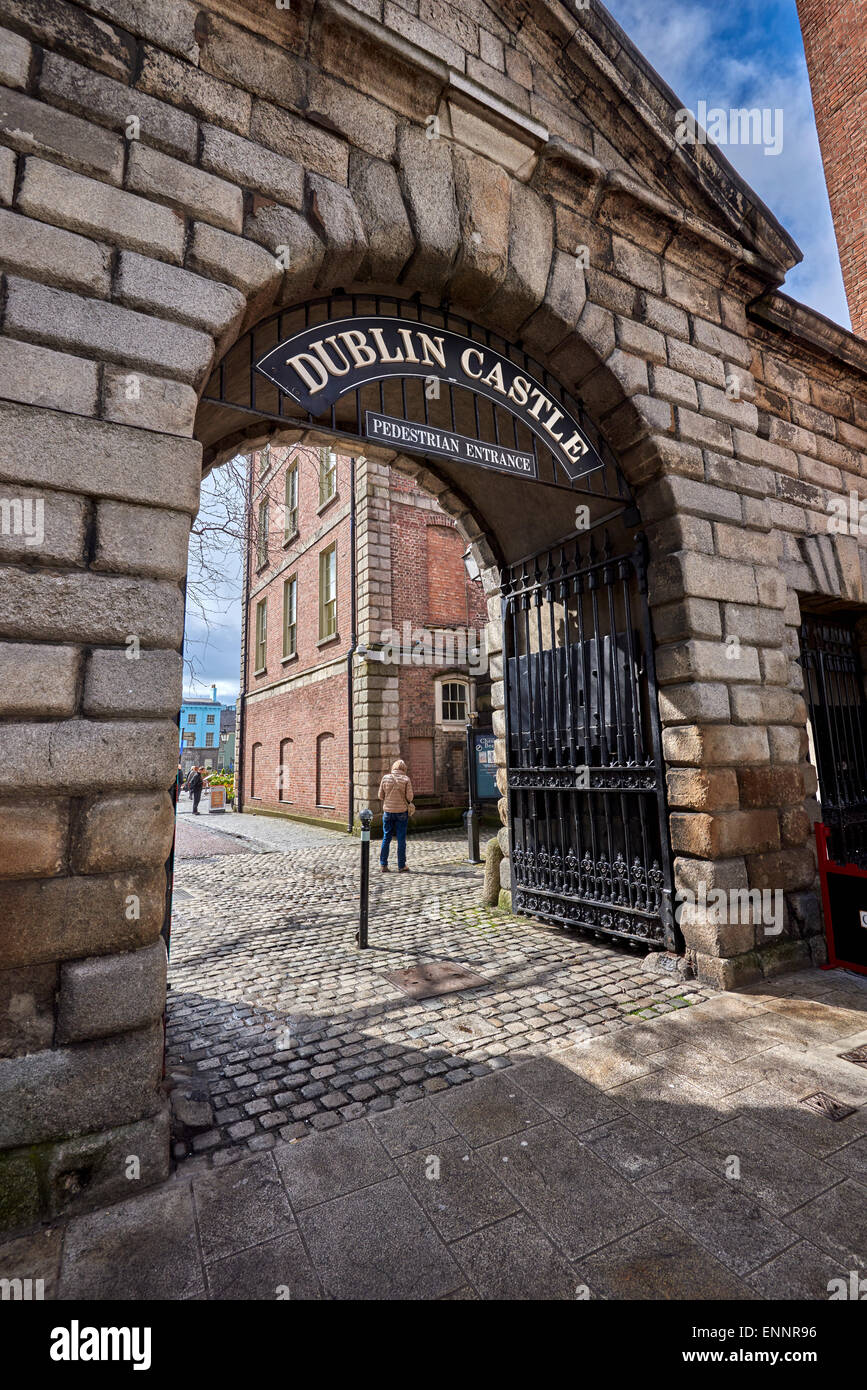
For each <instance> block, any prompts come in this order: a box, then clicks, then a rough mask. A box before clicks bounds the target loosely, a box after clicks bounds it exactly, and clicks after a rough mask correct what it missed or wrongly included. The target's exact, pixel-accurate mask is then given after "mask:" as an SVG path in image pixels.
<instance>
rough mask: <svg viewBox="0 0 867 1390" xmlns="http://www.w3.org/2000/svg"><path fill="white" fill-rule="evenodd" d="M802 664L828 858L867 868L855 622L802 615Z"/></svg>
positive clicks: (866, 737) (862, 707)
mask: <svg viewBox="0 0 867 1390" xmlns="http://www.w3.org/2000/svg"><path fill="white" fill-rule="evenodd" d="M801 665H802V668H803V672H804V694H805V696H806V700H807V705H808V708H809V712H810V726H811V729H812V734H813V747H812V749H811V758H812V760H813V762H814V763H815V767H816V774H817V776H818V779H819V799H820V803H821V808H822V822H823V824H824V825H826V826H827V827H828V831H829V844H828V849H829V853H830V855H831V857H832V859H834V860H836V862H837V863H838V864H856V865H858V867H859V868H862V869H867V701H865V697H864V678H863V674H862V670H861V662H860V660H859V654H858V640H857V635H856V632H855V620H854V617H850V616H848V615H846V614H845V613H835V614H833V615H829V614H823V613H805V614H804V615H803V618H802V622H801Z"/></svg>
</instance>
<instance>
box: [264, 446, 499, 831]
mask: <svg viewBox="0 0 867 1390" xmlns="http://www.w3.org/2000/svg"><path fill="white" fill-rule="evenodd" d="M248 505H249V511H250V528H249V548H248V555H247V561H246V585H245V598H244V633H243V640H242V678H241V698H240V702H239V703H240V709H241V735H240V740H239V743H240V747H239V749H238V769H239V775H240V786H239V795H240V800H241V804H242V805H243V806H244V809H245V810H248V811H254V810H261V811H265V812H272V813H278V814H280V813H282V814H286V815H292V816H300V817H311V818H316V819H325V820H335V821H341V822H344V823H348V821H349V817H350V800H351V799H353V801H354V813H355V814H357V812H358V811H359V810H360V809H361V807H362V806H363V805H365V804H367V802H368V801H369V799H370V796H369V788H370V786H371V784H372V783H376V782H377V780H378V774H380V773H381V772H383V771H385V770H386V768H387V767H388V766H390V764H391V762H392V761H393V759H394V758H395V757H397V756H401V757H403V758H404V759H405V761H406V763H407V766H408V768H409V770H410V774H411V776H412V780H413V784H414V788H415V792H416V799H417V804H418V814H419V818H420V819H421V820H422V821H423V820H425V819H439V818H441V817H444V816H445V817H448V816H449V815H451V816H454V815H456V814H458V813H459V811H460V810H461V809H463V808H464V807H465V806H466V803H467V778H466V723H467V719H468V718H469V717H471V716H472V715H473V714H476V715H478V722H479V723H480V724H481V725H482V726H484V725H487V724H489V723H490V713H489V710H490V681H489V678H488V674H487V667H486V660H485V652H484V635H483V634H484V628H485V624H486V622H487V618H488V612H487V605H486V600H485V597H484V594H483V591H482V585H481V582H480V581H479V580H478V579H471V578H470V576H469V573H468V568H467V565H466V564H465V562H464V550H465V543H464V542H463V541H462V539H461V537H460V536H459V534H458V531H457V530H456V528H455V525H454V523H453V521H452V520H451V518H450V517H449V516H447V515H446V514H445V513H444V512H443V511H442V510H441V509H440V508H439V507H438V505H437V503H436V501H435V500H434V499H433V498H432V497H431V496H430V494H429V493H426V492H423V491H421V490H420V489H419V488H418V487H417V485H416V484H415V483H414V482H413V481H412V479H411V478H408V477H405V476H403V475H401V474H400V473H398V472H396V471H394V470H390V469H383V468H381V467H379V466H378V465H376V464H372V463H370V462H368V461H367V460H365V459H356V460H354V461H353V460H352V459H350V458H348V457H345V456H343V455H338V454H336V453H335V451H334V450H333V449H332V448H329V447H328V446H327V445H326V446H319V445H314V444H309V443H304V444H295V445H292V446H290V447H273V446H270V447H266V448H264V449H262V450H257V451H256V452H254V453H253V454H252V455H251V459H250V475H249V493H248ZM470 568H472V566H471V567H470ZM350 749H353V750H354V756H353V757H352V758H351V756H350ZM354 789H355V792H356V793H357V794H354ZM372 809H373V810H374V812H376V811H378V809H379V807H378V805H377V804H375V803H374V805H373V806H372Z"/></svg>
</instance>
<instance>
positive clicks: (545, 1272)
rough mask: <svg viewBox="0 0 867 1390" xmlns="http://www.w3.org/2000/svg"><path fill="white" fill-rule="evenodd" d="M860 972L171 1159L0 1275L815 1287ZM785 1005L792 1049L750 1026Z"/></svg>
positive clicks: (262, 1283)
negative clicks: (689, 1069) (812, 1093)
mask: <svg viewBox="0 0 867 1390" xmlns="http://www.w3.org/2000/svg"><path fill="white" fill-rule="evenodd" d="M865 984H867V982H865V981H864V980H863V979H858V978H856V977H854V976H852V975H849V974H847V973H845V972H841V971H834V972H820V971H810V972H805V973H804V974H801V975H795V976H789V977H781V978H779V979H778V980H776V981H774V982H772V983H770V984H768V985H767V986H766V987H764V988H763V989H757V990H753V991H750V992H748V993H746V994H741V995H737V996H732V995H719V996H715V997H713V998H711V999H708V1000H705V1001H703V1002H701V1003H699V1004H696V1005H695V1006H694V1007H693V1008H691V1009H689V1010H688V1011H687V1012H685V1013H683V1014H678V1015H677V1016H676V1017H675V1018H671V1017H669V1016H661V1017H659V1018H657V1019H654V1020H651V1021H638V1022H635V1023H632V1024H629V1025H626V1026H624V1027H622V1028H620V1029H619V1030H618V1031H616V1032H614V1033H612V1034H609V1035H606V1036H601V1037H598V1038H590V1039H588V1040H587V1042H585V1043H583V1044H581V1045H580V1046H577V1047H576V1046H575V1045H569V1046H567V1047H563V1048H560V1049H559V1050H558V1049H554V1050H551V1051H549V1052H548V1053H546V1054H545V1056H544V1057H538V1056H536V1057H530V1056H521V1055H520V1054H517V1055H515V1056H514V1057H513V1064H512V1066H511V1067H510V1068H509V1069H508V1071H505V1072H501V1073H499V1074H493V1075H487V1076H484V1077H479V1078H473V1079H471V1080H469V1081H467V1082H466V1083H465V1084H462V1085H460V1086H459V1087H457V1088H454V1089H447V1090H446V1091H440V1092H435V1093H433V1094H430V1095H422V1096H420V1097H419V1098H418V1099H416V1100H413V1101H409V1102H407V1103H406V1104H404V1105H401V1106H399V1107H396V1108H393V1109H391V1110H389V1111H387V1112H379V1113H377V1112H374V1113H372V1114H370V1115H368V1116H360V1117H358V1118H356V1119H355V1120H352V1121H349V1122H345V1123H343V1124H342V1125H340V1126H338V1127H337V1128H334V1129H330V1130H326V1131H321V1132H318V1133H317V1132H313V1133H310V1134H308V1135H307V1136H306V1137H304V1138H301V1139H298V1140H295V1141H289V1142H285V1141H283V1142H277V1143H275V1144H274V1146H273V1147H272V1148H270V1149H269V1150H268V1151H267V1152H264V1153H258V1154H256V1153H250V1152H248V1151H245V1150H244V1149H242V1148H240V1147H236V1148H234V1149H232V1150H231V1151H230V1152H229V1153H228V1155H227V1159H226V1161H225V1163H224V1164H223V1166H221V1167H212V1168H206V1167H204V1166H202V1167H199V1168H196V1167H195V1166H191V1165H189V1164H181V1165H180V1166H179V1167H178V1169H177V1171H176V1173H175V1174H174V1176H173V1177H172V1178H171V1179H170V1180H169V1181H168V1182H166V1183H164V1184H163V1185H162V1186H161V1187H159V1188H155V1189H151V1190H149V1191H147V1192H145V1193H142V1194H141V1195H140V1196H138V1197H133V1198H130V1199H128V1200H127V1201H125V1202H120V1203H117V1204H116V1205H114V1206H112V1207H109V1208H106V1209H104V1210H101V1211H97V1212H92V1213H89V1214H86V1215H83V1216H78V1217H76V1218H75V1219H73V1220H70V1221H68V1222H65V1223H58V1224H57V1225H56V1226H54V1227H52V1228H49V1229H47V1230H43V1231H40V1232H38V1233H36V1234H33V1235H30V1236H25V1237H22V1238H20V1239H18V1240H16V1241H12V1242H10V1243H8V1244H7V1245H5V1246H4V1247H3V1248H2V1249H0V1277H7V1278H8V1277H15V1276H16V1275H18V1277H28V1276H29V1277H34V1276H35V1275H37V1274H39V1275H40V1276H41V1277H44V1278H45V1279H46V1296H47V1297H58V1298H60V1299H61V1300H63V1299H78V1298H82V1299H103V1298H106V1299H107V1298H125V1299H136V1298H158V1299H179V1300H189V1299H194V1300H195V1299H210V1300H237V1299H260V1300H269V1299H277V1298H286V1297H289V1298H293V1299H300V1300H302V1301H304V1300H311V1299H328V1300H336V1299H340V1300H348V1299H352V1300H355V1299H359V1300H364V1299H385V1300H390V1301H402V1300H435V1299H448V1300H452V1299H460V1300H463V1299H484V1300H495V1299H496V1300H499V1299H507V1300H513V1299H545V1300H547V1299H555V1300H566V1299H568V1300H574V1299H576V1298H579V1299H583V1298H587V1297H589V1298H597V1299H608V1300H619V1299H625V1300H629V1299H652V1300H685V1299H698V1300H708V1299H709V1300H716V1299H724V1300H729V1299H755V1300H767V1299H770V1300H780V1299H783V1300H785V1299H808V1300H816V1301H825V1300H827V1299H828V1298H829V1282H830V1281H832V1280H836V1279H844V1280H846V1281H847V1282H848V1280H849V1278H850V1273H851V1271H853V1270H854V1271H856V1272H858V1275H859V1277H860V1278H863V1277H865V1272H867V1172H865V1152H867V1071H865V1070H864V1068H860V1067H857V1066H855V1065H854V1064H853V1063H846V1064H844V1063H842V1062H841V1061H840V1060H839V1057H838V1054H839V1053H841V1052H844V1051H847V1050H849V1049H850V1047H851V1046H852V1045H853V1039H855V1038H858V1037H859V1036H861V1035H863V1034H864V1031H865V1030H864V1026H863V1025H864V1024H865V1023H867V988H865ZM795 1015H797V1016H799V1017H803V1018H804V1019H805V1020H808V1021H810V1022H811V1023H812V1024H813V1025H814V1026H815V1029H817V1030H818V1032H815V1030H814V1035H813V1036H811V1037H809V1038H805V1039H804V1040H803V1044H802V1046H801V1048H800V1050H799V1051H796V1050H795V1049H794V1047H793V1044H792V1043H791V1042H790V1041H786V1042H785V1043H784V1044H782V1048H781V1045H780V1043H779V1042H778V1039H777V1035H776V1034H775V1032H774V1030H773V1027H772V1020H773V1018H775V1017H779V1016H784V1017H785V1016H789V1017H792V1016H795ZM675 1029H676V1030H677V1035H678V1037H679V1039H680V1041H673V1039H674V1037H675V1032H674V1030H675ZM817 1037H819V1038H821V1041H817V1040H816V1039H817ZM744 1047H746V1048H748V1049H750V1050H748V1051H747V1053H746V1055H742V1054H743V1050H744ZM678 1048H681V1049H683V1051H684V1052H685V1053H686V1052H687V1051H688V1053H689V1055H690V1056H693V1055H695V1056H698V1057H703V1058H705V1059H711V1058H714V1057H716V1059H717V1062H718V1063H719V1065H720V1066H721V1067H722V1068H723V1069H724V1070H725V1071H726V1075H727V1084H726V1086H725V1087H724V1088H719V1087H717V1086H713V1085H710V1084H709V1081H708V1077H709V1073H707V1072H705V1071H702V1074H701V1082H700V1083H698V1084H691V1083H688V1082H687V1081H686V1080H685V1077H684V1074H683V1072H682V1069H675V1068H674V1065H673V1063H674V1062H675V1061H676V1054H677V1051H678ZM823 1049H825V1050H824V1051H823ZM781 1055H783V1056H784V1061H785V1065H784V1066H776V1065H775V1064H774V1063H775V1059H778V1058H779V1057H780V1056H781ZM732 1057H733V1058H734V1060H726V1059H727V1058H732ZM794 1058H800V1059H801V1062H802V1064H803V1068H804V1071H803V1078H804V1079H803V1084H802V1085H801V1086H798V1084H796V1081H795V1077H794V1073H793V1071H792V1067H793V1066H794V1065H795V1063H794V1061H793V1059H794ZM757 1061H758V1062H759V1063H760V1064H761V1066H762V1068H763V1070H762V1080H761V1081H760V1082H756V1081H755V1079H754V1078H755V1064H756V1062H757ZM636 1062H637V1063H638V1064H639V1065H640V1067H641V1072H640V1074H639V1075H635V1074H634V1072H633V1068H632V1066H631V1065H630V1064H634V1063H636ZM846 1067H848V1068H850V1071H846V1069H845V1068H846ZM816 1075H818V1076H821V1077H823V1078H824V1079H825V1080H826V1082H827V1084H828V1085H831V1084H837V1083H838V1081H839V1082H841V1083H842V1081H843V1080H844V1078H845V1081H846V1090H847V1093H848V1094H849V1095H850V1096H851V1098H852V1104H853V1113H852V1114H851V1115H849V1116H847V1118H846V1119H844V1120H840V1121H833V1120H830V1119H828V1118H826V1117H825V1116H821V1115H817V1114H813V1113H810V1112H808V1111H806V1110H804V1108H803V1107H802V1106H801V1105H800V1099H801V1093H804V1092H805V1091H809V1090H810V1089H811V1088H812V1087H813V1085H814V1077H815V1076H816ZM739 1081H740V1082H741V1083H742V1084H740V1085H739V1084H738V1082H739Z"/></svg>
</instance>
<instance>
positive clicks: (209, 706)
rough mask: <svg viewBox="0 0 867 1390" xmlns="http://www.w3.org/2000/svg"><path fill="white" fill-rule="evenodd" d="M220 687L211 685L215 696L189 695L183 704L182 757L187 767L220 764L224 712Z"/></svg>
mask: <svg viewBox="0 0 867 1390" xmlns="http://www.w3.org/2000/svg"><path fill="white" fill-rule="evenodd" d="M221 710H222V705H221V704H220V702H219V700H218V699H217V687H216V686H215V685H212V686H211V698H210V699H206V698H202V697H201V696H196V695H187V696H185V697H184V701H183V704H182V705H181V725H180V748H179V750H178V756H179V758H180V759H181V761H182V762H183V763H184V765H185V767H186V766H188V765H189V764H190V763H199V764H203V765H204V766H205V767H207V766H208V758H209V757H210V758H212V759H213V762H212V764H211V765H212V766H213V767H216V766H217V754H218V753H219V751H220V712H221Z"/></svg>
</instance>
